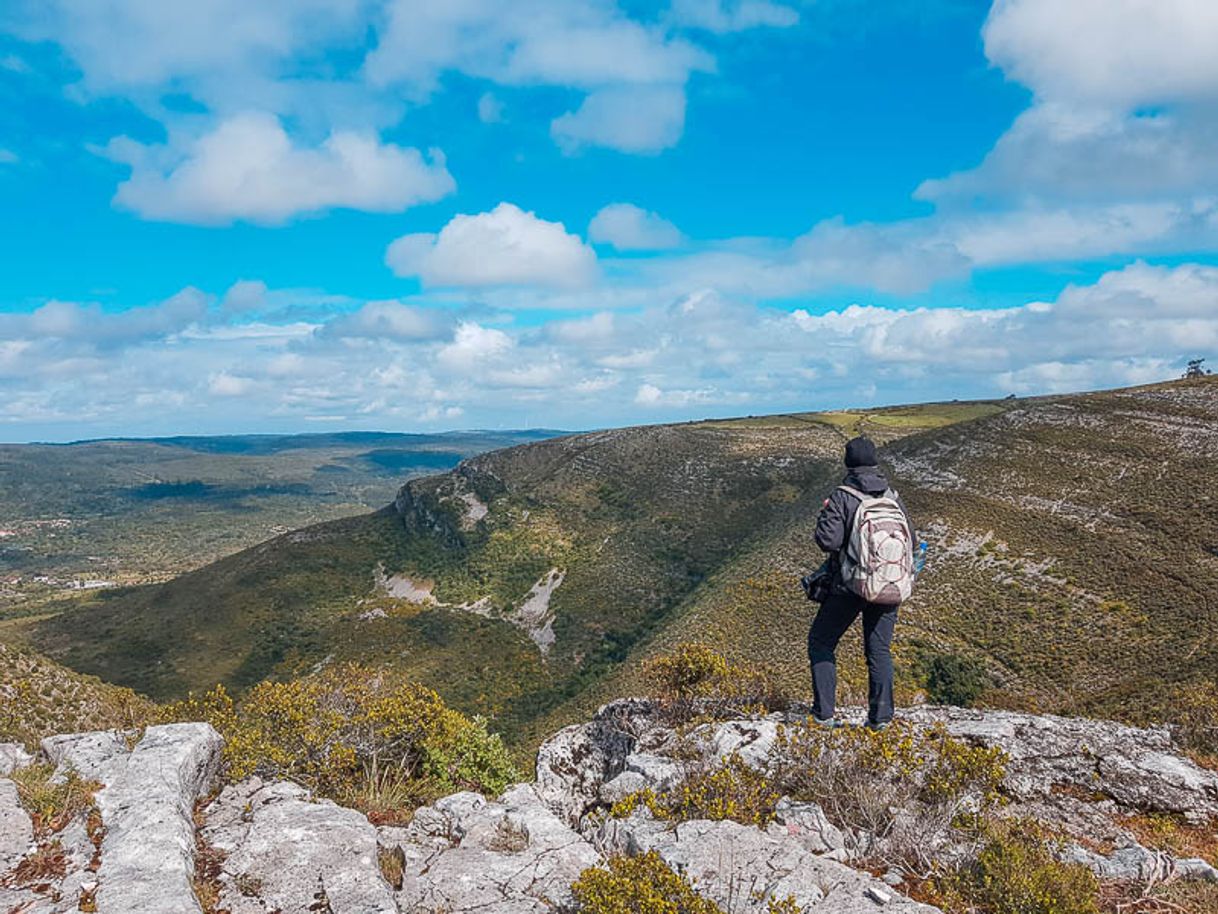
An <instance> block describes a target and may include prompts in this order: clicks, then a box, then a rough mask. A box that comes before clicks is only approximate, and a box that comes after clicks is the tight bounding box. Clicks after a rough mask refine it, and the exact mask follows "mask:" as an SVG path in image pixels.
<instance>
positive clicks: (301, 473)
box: [0, 432, 552, 620]
mask: <svg viewBox="0 0 1218 914" xmlns="http://www.w3.org/2000/svg"><path fill="white" fill-rule="evenodd" d="M547 434H552V433H546V432H457V433H448V434H441V435H407V434H392V433H377V432H350V433H339V434H312V435H230V436H214V437H181V438H162V439H138V440H137V439H131V440H119V439H114V440H101V441H82V442H77V443H73V444H22V445H12V444H9V445H4V444H0V620H2V619H3V618H4V617H6V616H7V617H11V616H13V615H28V614H32V613H38V612H41V611H42V607H43V605H44V604H45V603H46V602H47V601H48V600H53V599H61V598H62V597H64V596H65V595H79V594H80V593H81V592H84V591H91V590H99V589H103V588H109V587H115V586H131V585H139V584H149V583H155V582H158V581H164V580H166V579H168V578H170V577H173V576H174V575H175V574H180V573H181V572H184V571H189V570H191V569H193V568H197V567H200V566H202V565H206V564H207V563H209V562H212V561H215V560H216V559H219V558H221V557H223V556H225V555H228V554H230V553H233V552H237V551H239V550H241V549H244V548H246V547H248V546H252V545H254V544H255V543H258V542H261V541H263V540H265V539H268V538H270V537H272V536H275V535H278V534H280V533H286V532H287V531H289V530H293V529H296V528H298V527H303V526H307V525H309V524H314V523H319V522H322V521H327V520H333V519H336V518H340V517H347V516H350V515H353V514H362V513H366V512H367V511H368V510H370V509H373V508H376V507H379V506H381V505H383V504H384V503H385V502H387V501H388V500H389V499H390V498H392V497H393V493H394V492H395V491H396V490H397V488H398V486H399V485H400V484H401V481H402V480H403V479H404V478H409V477H411V476H416V475H420V474H426V473H435V472H439V471H443V470H447V469H450V468H451V467H453V466H455V465H456V464H457V462H458V461H460V460H462V459H463V458H465V457H468V456H471V455H473V454H477V453H480V452H482V451H486V450H490V449H493V448H500V447H508V446H511V445H513V444H517V443H521V442H526V441H534V440H538V439H540V438H543V437H546V435H547Z"/></svg>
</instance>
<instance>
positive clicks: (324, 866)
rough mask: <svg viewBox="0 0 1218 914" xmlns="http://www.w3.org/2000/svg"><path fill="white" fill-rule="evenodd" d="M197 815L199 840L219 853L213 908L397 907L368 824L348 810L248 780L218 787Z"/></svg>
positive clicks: (253, 911)
mask: <svg viewBox="0 0 1218 914" xmlns="http://www.w3.org/2000/svg"><path fill="white" fill-rule="evenodd" d="M204 817H205V820H206V824H205V825H204V826H203V828H202V829H201V830H200V838H201V839H202V840H203V842H204V843H205V844H206V845H208V846H210V847H212V848H214V849H215V850H217V851H219V852H220V853H221V854H223V855H224V861H223V863H222V864H221V874H220V877H219V881H220V885H221V894H220V906H221V907H222V908H228V909H229V910H230V911H231V912H232V914H264V912H270V911H281V912H284V914H288V912H295V911H301V912H306V911H325V910H328V911H330V912H331V914H396V912H397V906H396V904H395V903H394V899H393V893H392V891H391V890H390V888H389V885H388V884H387V883H386V882H385V880H384V878H383V877H382V876H381V872H380V868H379V866H378V864H377V836H376V829H375V828H374V827H373V826H372V824H371V823H370V822H369V821H368V820H367V818H365V817H364V816H363V815H362V814H360V813H358V812H356V811H355V810H353V809H345V808H343V807H342V806H338V805H336V804H334V803H331V802H330V801H328V800H318V801H314V800H313V799H312V797H311V796H310V795H309V793H308V791H306V790H304V789H303V788H301V787H298V786H296V785H295V784H291V783H288V782H284V781H280V782H277V783H273V784H264V783H263V782H262V781H261V780H259V779H258V778H252V779H250V780H247V781H243V782H241V783H240V784H235V785H231V786H229V787H225V788H224V790H223V791H221V793H220V795H219V796H218V797H217V798H216V799H215V800H214V801H213V802H212V803H211V804H209V805H208V806H207V807H206V809H205V810H204ZM324 903H328V904H329V907H328V908H326V907H323V906H322V905H323V904H324Z"/></svg>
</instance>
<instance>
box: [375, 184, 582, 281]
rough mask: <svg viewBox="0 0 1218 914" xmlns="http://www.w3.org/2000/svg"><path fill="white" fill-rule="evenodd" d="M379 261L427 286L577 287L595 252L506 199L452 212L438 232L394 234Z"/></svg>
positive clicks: (563, 231) (399, 273)
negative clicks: (481, 209) (487, 207)
mask: <svg viewBox="0 0 1218 914" xmlns="http://www.w3.org/2000/svg"><path fill="white" fill-rule="evenodd" d="M385 262H386V263H387V264H388V265H389V266H390V268H391V269H392V270H393V271H394V272H395V273H397V274H398V275H399V276H419V277H420V278H422V280H423V282H425V283H427V284H428V285H432V286H504V285H509V286H510V285H529V286H554V287H568V288H570V287H579V286H584V285H586V284H588V283H589V282H591V281H592V279H593V278H594V277H595V275H596V271H597V267H596V254H595V253H593V251H592V249H591V248H590V247H589V246H588V245H586V244H585V243H584V242H583V241H582V240H580V238H579V236H577V235H572V234H570V233H568V232H567V230H566V228H564V227H563V225H562V223H560V222H548V221H546V220H544V219H539V218H538V217H537V216H536V215H535V214H534V213H531V212H525V211H524V210H522V209H520V208H519V207H518V206H515V205H513V204H511V203H500V204H499V205H498V206H496V207H495V208H494V209H493V210H491V211H489V212H485V213H478V214H477V215H458V216H454V217H453V218H452V219H451V220H450V221H449V222H448V224H447V225H445V226H444V228H442V229H441V230H440V232H439V234H436V235H432V234H426V233H423V234H413V235H404V236H402V237H401V238H398V239H397V240H396V241H394V242H393V243H392V244H391V245H390V246H389V249H388V251H387V252H386V255H385Z"/></svg>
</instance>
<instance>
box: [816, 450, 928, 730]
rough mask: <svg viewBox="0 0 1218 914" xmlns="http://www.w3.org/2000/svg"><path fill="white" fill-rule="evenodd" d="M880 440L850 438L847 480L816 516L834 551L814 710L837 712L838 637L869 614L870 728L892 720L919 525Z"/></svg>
mask: <svg viewBox="0 0 1218 914" xmlns="http://www.w3.org/2000/svg"><path fill="white" fill-rule="evenodd" d="M878 462H879V460H878V457H877V455H876V448H875V444H874V443H872V441H871V440H870V439H868V438H865V437H858V438H852V439H851V440H850V441H849V442H847V444H846V470H847V472H846V478H845V479H844V480H843V481H842V484H841V485H840V486H838V487H837V488H836V489H834V491H833V494H831V495H830V496H829V497H828V498H827V499H825V503H824V506H823V507H822V508H821V512H820V516H819V517H818V518H817V521H816V537H815V538H816V545H818V546H819V547H820V548H821V549H823V550H824V551H825V552H827V553H829V560H828V562H827V565H828V582H827V591H826V593H825V595H824V600H823V602H822V603H821V607H820V610H819V611H818V612H817V614H816V618H815V619H813V620H812V627H811V629H810V630H809V631H808V660H809V662H810V663H811V665H812V693H813V703H812V715H813V718H814V719H815V721H816V723H818V724H821V725H823V726H828V727H836V726H840V722H839V721H838V720H837V718H836V716H835V715H836V702H837V657H836V651H837V643H838V642H839V641H840V640H841V638H842V635H844V634H845V633H846V629H848V628H849V627H850V626H851V625H852V624H853V623H854V620H855V619H856V618H858V617H859V616H862V617H863V649H864V653H865V654H866V657H867V681H868V685H867V705H868V707H867V726H869V727H872V728H875V729H882V728H884V727H886V726H888V724H889V723H891V721H892V714H893V704H892V634H893V629H894V628H895V627H896V623H897V609H898V607H899V606H900V604H901V602H902V601H903V600H905V599H906V598H907V597H908V596H909V594H910V591H911V590H912V588H913V580H914V576H915V571H914V556H913V544H914V542H916V539H915V537H914V529H913V524H912V522H911V521H910V519H909V513H908V512H907V511H906V510H905V505H904V504H903V503H902V502H901V498H900V496H899V495H898V494H897V493H896V492H895V491H894V490H893V489H892V488H890V487H889V485H888V479H887V477H885V475H884V473H883V471H882V470H881V469H880V468H879V466H878V465H877V464H878Z"/></svg>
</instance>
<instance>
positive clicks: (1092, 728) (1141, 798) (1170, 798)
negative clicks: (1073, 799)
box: [900, 707, 1218, 824]
mask: <svg viewBox="0 0 1218 914" xmlns="http://www.w3.org/2000/svg"><path fill="white" fill-rule="evenodd" d="M900 717H901V719H902V720H907V721H910V722H912V723H915V724H926V725H929V724H934V723H941V724H943V725H944V726H945V727H946V728H947V731H948V732H949V733H951V734H952V735H953V736H957V737H960V738H962V739H967V740H970V741H972V742H974V743H979V744H981V745H985V746H998V747H1000V748H1001V749H1002V750H1003V751H1004V752H1006V753H1007V755H1008V757H1009V758H1010V762H1009V764H1008V767H1007V779H1006V787H1007V789H1008V790H1009V791H1010V792H1011V794H1012V795H1013V796H1014V797H1015V798H1016V799H1017V800H1021V801H1037V800H1042V799H1044V798H1046V797H1051V796H1053V795H1055V794H1057V795H1059V796H1060V795H1061V794H1062V789H1063V788H1067V790H1070V791H1073V792H1075V793H1078V794H1092V795H1095V798H1096V799H1097V800H1098V799H1101V798H1103V797H1108V798H1111V799H1112V800H1113V801H1115V802H1116V803H1117V804H1118V805H1119V806H1122V807H1125V808H1128V809H1140V810H1150V811H1154V812H1166V813H1174V814H1177V815H1180V816H1183V817H1184V818H1185V819H1187V820H1188V821H1189V822H1191V823H1193V824H1202V823H1204V822H1206V821H1208V820H1209V819H1211V818H1214V817H1218V772H1214V771H1209V770H1207V769H1205V768H1201V767H1200V766H1198V765H1197V764H1195V763H1194V762H1193V761H1191V760H1190V759H1188V758H1186V757H1185V756H1184V755H1183V753H1182V752H1181V751H1180V748H1179V746H1177V745H1176V743H1175V741H1174V740H1173V738H1172V735H1171V732H1170V731H1169V730H1168V729H1167V728H1166V727H1127V726H1125V725H1123V724H1117V723H1113V722H1111V721H1100V720H1091V719H1088V718H1072V717H1056V716H1053V715H1049V714H1045V715H1036V714H1018V713H1015V712H1011V711H976V710H967V709H964V708H947V707H923V708H911V709H908V710H905V711H902V712H901V714H900Z"/></svg>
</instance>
